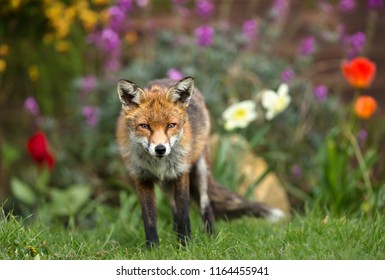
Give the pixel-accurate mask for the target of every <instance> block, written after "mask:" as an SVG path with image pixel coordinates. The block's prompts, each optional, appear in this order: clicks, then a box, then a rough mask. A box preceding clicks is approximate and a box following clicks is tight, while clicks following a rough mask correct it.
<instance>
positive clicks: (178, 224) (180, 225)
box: [172, 173, 191, 246]
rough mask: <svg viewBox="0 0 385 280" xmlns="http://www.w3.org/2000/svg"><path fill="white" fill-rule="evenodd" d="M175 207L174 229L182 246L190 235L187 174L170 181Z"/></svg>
mask: <svg viewBox="0 0 385 280" xmlns="http://www.w3.org/2000/svg"><path fill="white" fill-rule="evenodd" d="M172 190H173V194H174V203H175V208H174V210H173V212H174V229H175V230H176V233H177V235H178V239H179V242H180V243H181V244H182V245H183V246H184V245H186V242H187V240H188V239H190V237H191V227H190V216H189V215H190V214H189V201H190V183H189V175H188V174H187V173H186V174H183V175H182V176H181V177H180V178H179V179H177V180H174V181H172Z"/></svg>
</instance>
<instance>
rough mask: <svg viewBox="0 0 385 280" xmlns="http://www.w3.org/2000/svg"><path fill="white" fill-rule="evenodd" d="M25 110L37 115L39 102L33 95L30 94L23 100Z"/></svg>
mask: <svg viewBox="0 0 385 280" xmlns="http://www.w3.org/2000/svg"><path fill="white" fill-rule="evenodd" d="M24 108H25V110H26V111H27V112H28V113H30V114H31V115H34V116H37V115H38V114H39V113H40V108H39V104H37V101H36V99H35V98H34V97H32V96H30V97H28V98H27V99H26V100H25V101H24Z"/></svg>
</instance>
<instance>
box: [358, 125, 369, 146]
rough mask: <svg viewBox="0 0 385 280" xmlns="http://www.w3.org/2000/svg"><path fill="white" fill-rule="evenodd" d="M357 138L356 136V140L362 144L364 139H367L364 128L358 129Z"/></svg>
mask: <svg viewBox="0 0 385 280" xmlns="http://www.w3.org/2000/svg"><path fill="white" fill-rule="evenodd" d="M357 138H358V142H359V143H360V144H361V145H362V144H364V142H365V141H366V139H368V131H366V130H365V129H363V128H362V129H360V131H358V134H357Z"/></svg>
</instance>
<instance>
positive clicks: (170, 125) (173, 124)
mask: <svg viewBox="0 0 385 280" xmlns="http://www.w3.org/2000/svg"><path fill="white" fill-rule="evenodd" d="M175 126H176V123H169V124H168V125H167V128H174V127H175Z"/></svg>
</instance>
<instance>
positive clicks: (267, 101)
mask: <svg viewBox="0 0 385 280" xmlns="http://www.w3.org/2000/svg"><path fill="white" fill-rule="evenodd" d="M290 101H291V97H290V95H289V86H288V85H287V84H281V85H280V86H279V88H278V90H277V92H275V91H272V90H264V91H263V92H262V107H263V108H265V109H266V119H267V120H272V119H273V118H274V117H275V116H276V115H278V114H279V113H281V112H283V111H284V110H285V109H286V108H287V106H289V104H290Z"/></svg>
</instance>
